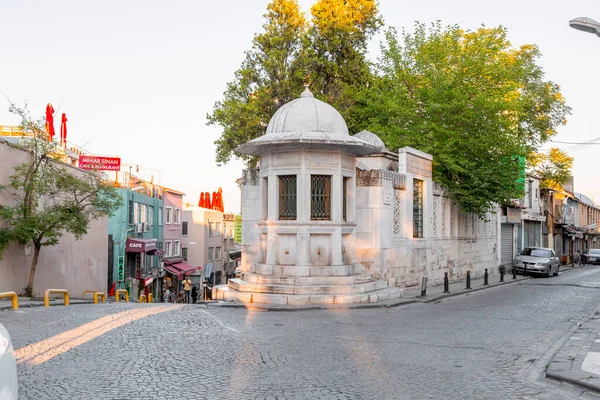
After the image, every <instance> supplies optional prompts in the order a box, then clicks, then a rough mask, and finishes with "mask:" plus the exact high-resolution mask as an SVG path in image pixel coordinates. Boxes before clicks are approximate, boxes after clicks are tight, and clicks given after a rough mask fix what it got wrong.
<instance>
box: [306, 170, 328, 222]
mask: <svg viewBox="0 0 600 400" xmlns="http://www.w3.org/2000/svg"><path fill="white" fill-rule="evenodd" d="M310 219H312V220H322V221H329V220H331V176H329V175H311V177H310Z"/></svg>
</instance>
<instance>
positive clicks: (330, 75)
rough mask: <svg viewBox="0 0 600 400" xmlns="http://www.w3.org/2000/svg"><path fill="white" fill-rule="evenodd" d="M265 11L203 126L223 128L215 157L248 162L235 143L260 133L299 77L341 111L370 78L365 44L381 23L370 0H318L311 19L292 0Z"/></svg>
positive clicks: (298, 85) (294, 92) (295, 90)
mask: <svg viewBox="0 0 600 400" xmlns="http://www.w3.org/2000/svg"><path fill="white" fill-rule="evenodd" d="M264 17H265V23H264V25H263V29H264V32H262V33H260V34H257V35H256V36H255V37H254V40H253V42H252V48H251V49H250V50H249V51H247V52H246V58H245V60H244V61H243V62H242V65H241V67H240V69H239V70H237V71H236V72H235V76H234V80H233V81H232V82H230V83H228V84H227V89H226V91H225V93H224V94H223V99H222V100H220V101H218V102H216V104H215V106H214V109H213V112H212V113H211V114H209V115H208V116H207V120H208V125H215V126H220V127H221V128H222V129H223V131H222V134H221V137H220V138H219V139H218V140H217V141H216V142H215V144H216V146H217V151H216V161H217V163H226V162H228V161H229V160H230V159H231V157H237V158H240V159H242V160H244V161H245V162H246V163H247V164H248V165H250V166H253V165H254V163H255V162H256V160H255V159H254V158H252V157H249V156H245V155H242V154H239V153H236V152H235V151H234V149H235V148H236V147H237V146H239V145H241V144H243V143H246V142H248V141H250V140H252V139H255V138H256V137H258V136H261V135H263V134H264V132H265V130H266V127H267V124H268V122H269V120H270V119H271V117H272V116H273V114H274V113H275V111H277V109H278V108H279V107H281V106H282V105H283V104H285V103H287V102H289V101H291V100H294V99H296V98H298V97H299V96H300V93H301V92H302V90H303V89H302V86H303V82H305V81H308V83H309V84H310V89H311V91H312V92H313V93H314V95H315V96H316V97H317V98H320V99H322V100H324V101H326V102H328V103H330V104H332V105H333V106H334V107H336V108H338V109H339V110H340V112H342V115H344V113H345V112H346V111H347V110H348V109H349V107H351V106H352V104H353V103H354V100H353V98H354V95H353V93H354V92H356V91H357V88H362V87H363V86H366V85H367V83H368V82H369V81H370V79H371V72H370V69H369V66H370V64H369V62H368V60H367V58H366V52H367V44H368V41H369V39H370V38H371V37H372V36H373V35H374V34H375V33H376V32H377V31H378V29H379V28H380V26H381V24H382V20H381V17H380V15H379V10H378V7H377V2H376V1H375V0H344V1H342V0H319V1H317V2H316V3H315V4H314V5H313V7H312V8H311V19H310V20H309V21H307V20H306V18H305V16H304V14H303V13H302V12H301V11H300V7H299V5H298V2H297V0H273V1H271V3H270V4H269V5H268V7H267V13H266V14H265V15H264Z"/></svg>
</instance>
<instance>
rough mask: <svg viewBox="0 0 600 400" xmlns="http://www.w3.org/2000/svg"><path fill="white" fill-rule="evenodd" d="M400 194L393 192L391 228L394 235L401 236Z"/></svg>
mask: <svg viewBox="0 0 600 400" xmlns="http://www.w3.org/2000/svg"><path fill="white" fill-rule="evenodd" d="M401 196H402V194H401V192H400V190H394V210H393V213H394V215H393V227H394V235H396V236H401V234H402V197H401Z"/></svg>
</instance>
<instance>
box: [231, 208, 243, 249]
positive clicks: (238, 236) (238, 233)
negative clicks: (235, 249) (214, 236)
mask: <svg viewBox="0 0 600 400" xmlns="http://www.w3.org/2000/svg"><path fill="white" fill-rule="evenodd" d="M234 221H235V231H234V233H233V237H234V239H233V241H234V242H236V243H242V216H241V215H240V214H238V215H236V216H235V219H234Z"/></svg>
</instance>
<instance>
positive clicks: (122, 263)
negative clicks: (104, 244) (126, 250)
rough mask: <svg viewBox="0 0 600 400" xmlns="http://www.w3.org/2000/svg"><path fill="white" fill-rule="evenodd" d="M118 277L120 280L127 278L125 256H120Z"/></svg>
mask: <svg viewBox="0 0 600 400" xmlns="http://www.w3.org/2000/svg"><path fill="white" fill-rule="evenodd" d="M117 279H118V281H119V282H123V281H124V280H125V257H123V256H119V269H118V273H117Z"/></svg>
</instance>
